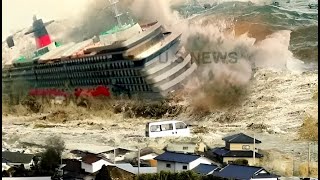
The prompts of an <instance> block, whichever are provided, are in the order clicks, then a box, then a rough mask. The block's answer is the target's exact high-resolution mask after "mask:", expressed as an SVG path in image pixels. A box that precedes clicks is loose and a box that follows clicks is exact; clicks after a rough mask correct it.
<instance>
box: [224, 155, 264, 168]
mask: <svg viewBox="0 0 320 180" xmlns="http://www.w3.org/2000/svg"><path fill="white" fill-rule="evenodd" d="M237 159H246V160H247V161H248V164H249V165H250V166H253V165H254V163H253V158H241V157H240V158H239V157H238V158H237V157H225V158H223V162H224V163H228V161H235V160H237ZM255 163H256V165H257V164H259V163H260V159H259V158H256V159H255Z"/></svg>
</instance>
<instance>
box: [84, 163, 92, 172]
mask: <svg viewBox="0 0 320 180" xmlns="http://www.w3.org/2000/svg"><path fill="white" fill-rule="evenodd" d="M81 169H84V171H85V172H90V173H92V172H93V169H92V165H91V164H87V163H84V162H81Z"/></svg>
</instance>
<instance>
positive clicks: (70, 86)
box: [2, 1, 197, 98]
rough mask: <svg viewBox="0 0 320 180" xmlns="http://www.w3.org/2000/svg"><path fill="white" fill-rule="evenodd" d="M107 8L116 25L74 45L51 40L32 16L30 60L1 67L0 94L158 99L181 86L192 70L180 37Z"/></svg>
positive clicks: (192, 63) (41, 25)
mask: <svg viewBox="0 0 320 180" xmlns="http://www.w3.org/2000/svg"><path fill="white" fill-rule="evenodd" d="M111 5H112V7H113V10H114V13H115V19H116V22H117V24H116V25H115V26H114V27H113V28H111V29H110V30H108V31H106V32H102V33H101V34H100V35H99V36H95V37H93V38H91V39H88V40H85V41H82V42H78V43H73V42H72V43H67V44H63V45H61V44H59V43H57V42H52V41H51V38H50V36H49V34H48V32H47V30H46V28H45V26H46V23H43V22H42V20H41V19H37V18H34V23H33V29H32V30H31V31H30V32H27V33H31V32H33V33H34V35H35V37H36V46H37V50H36V52H34V55H33V57H29V58H26V57H20V58H19V59H16V60H14V61H13V63H12V64H10V65H6V66H5V67H4V68H3V69H2V84H3V93H5V94H8V95H14V94H15V93H16V92H17V91H18V90H21V88H23V91H24V92H26V91H27V92H28V94H29V95H32V96H68V95H77V96H79V95H81V94H84V93H82V92H86V93H85V94H86V95H89V96H98V95H104V96H110V95H112V96H118V95H121V94H128V95H130V96H132V95H135V94H136V95H138V96H139V97H143V98H163V97H166V96H167V95H168V94H169V93H170V92H172V91H174V90H177V89H179V88H181V85H182V84H183V83H184V82H185V81H186V80H187V79H188V77H190V75H191V74H192V73H194V72H195V70H196V69H197V64H196V63H194V62H192V60H191V55H190V54H189V53H188V52H186V51H185V50H184V48H183V45H182V43H181V42H180V41H181V40H180V39H181V35H182V34H181V33H174V32H170V31H168V30H166V29H165V28H164V27H163V26H162V25H161V24H159V22H152V23H149V24H144V25H140V24H138V23H136V22H134V21H133V20H132V19H131V20H130V21H128V20H127V22H125V23H124V21H123V20H122V19H121V17H122V14H121V13H119V11H118V9H117V2H115V1H111ZM27 33H26V34H27ZM7 43H8V42H7ZM9 44H10V43H8V45H9ZM11 44H12V43H11ZM16 94H17V93H16Z"/></svg>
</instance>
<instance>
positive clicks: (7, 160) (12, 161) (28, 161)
mask: <svg viewBox="0 0 320 180" xmlns="http://www.w3.org/2000/svg"><path fill="white" fill-rule="evenodd" d="M34 157H35V156H34V155H33V154H23V153H20V152H10V151H2V167H4V164H6V165H7V166H20V165H21V164H23V165H24V168H25V169H30V167H31V165H33V163H34V162H33V158H34Z"/></svg>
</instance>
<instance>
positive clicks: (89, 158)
mask: <svg viewBox="0 0 320 180" xmlns="http://www.w3.org/2000/svg"><path fill="white" fill-rule="evenodd" d="M101 159H102V158H101V157H98V156H97V155H94V154H88V155H86V156H84V157H83V158H82V159H81V160H82V162H84V163H86V164H92V163H95V162H97V161H99V160H101Z"/></svg>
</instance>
